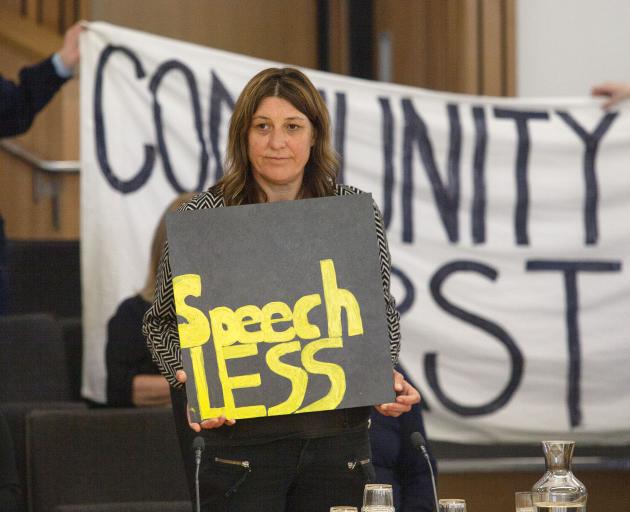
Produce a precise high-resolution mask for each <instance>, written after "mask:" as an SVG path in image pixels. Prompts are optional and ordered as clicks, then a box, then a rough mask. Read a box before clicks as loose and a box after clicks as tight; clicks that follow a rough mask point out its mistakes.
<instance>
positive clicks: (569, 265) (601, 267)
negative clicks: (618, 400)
mask: <svg viewBox="0 0 630 512" xmlns="http://www.w3.org/2000/svg"><path fill="white" fill-rule="evenodd" d="M527 270H528V271H531V272H536V271H552V272H562V273H563V276H564V293H565V300H566V316H565V321H566V326H567V342H568V350H569V384H568V389H567V405H568V408H569V421H570V423H571V426H572V427H577V426H579V425H581V423H582V408H581V403H580V376H581V374H582V354H581V350H580V326H579V322H578V312H579V304H580V302H579V295H578V287H577V273H578V272H619V271H620V270H621V262H619V261H552V260H530V261H528V262H527Z"/></svg>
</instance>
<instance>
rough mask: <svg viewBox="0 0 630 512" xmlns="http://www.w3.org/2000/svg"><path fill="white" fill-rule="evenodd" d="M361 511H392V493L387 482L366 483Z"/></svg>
mask: <svg viewBox="0 0 630 512" xmlns="http://www.w3.org/2000/svg"><path fill="white" fill-rule="evenodd" d="M361 512H394V494H393V492H392V486H391V485H389V484H367V485H366V486H365V489H364V491H363V507H361Z"/></svg>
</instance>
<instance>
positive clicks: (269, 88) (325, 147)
mask: <svg viewBox="0 0 630 512" xmlns="http://www.w3.org/2000/svg"><path fill="white" fill-rule="evenodd" d="M268 97H277V98H282V99H284V100H286V101H288V102H289V103H291V105H293V106H294V107H295V108H296V109H297V110H299V111H300V112H302V113H303V114H304V115H305V116H306V117H307V118H308V120H309V121H310V122H311V124H312V125H313V140H314V144H313V147H312V148H311V154H310V156H309V159H308V162H307V163H306V166H305V168H304V181H303V183H302V190H301V193H300V195H301V197H324V196H329V195H333V194H334V190H335V184H336V178H337V171H338V169H339V160H338V157H337V154H336V153H335V150H334V149H333V147H332V143H331V127H330V116H329V115H328V109H327V108H326V104H325V103H324V100H323V99H322V97H321V95H320V94H319V92H318V91H317V89H315V86H314V85H313V84H312V83H311V81H310V80H309V79H308V78H307V77H306V75H305V74H304V73H302V72H301V71H299V70H297V69H295V68H268V69H265V70H263V71H261V72H260V73H258V74H257V75H256V76H254V77H253V78H252V79H251V80H250V81H249V82H248V83H247V85H246V86H245V88H244V89H243V92H241V95H240V96H239V98H238V100H237V101H236V105H235V106H234V113H233V114H232V118H231V120H230V129H229V134H228V144H227V151H226V158H225V175H224V176H223V178H221V180H219V182H218V183H217V184H216V185H215V187H213V188H218V189H219V190H221V191H222V192H223V197H224V200H225V204H226V205H228V206H231V205H238V204H250V203H256V202H258V198H259V197H260V194H261V193H262V191H261V190H260V189H259V187H258V186H257V185H256V182H255V181H254V179H253V177H252V172H251V169H250V162H249V157H248V154H247V148H248V134H249V129H250V126H251V122H252V118H253V116H254V114H255V112H256V110H257V109H258V106H259V105H260V102H261V101H262V100H263V99H265V98H268ZM263 197H264V194H263Z"/></svg>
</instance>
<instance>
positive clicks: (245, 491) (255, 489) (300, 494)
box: [199, 430, 374, 512]
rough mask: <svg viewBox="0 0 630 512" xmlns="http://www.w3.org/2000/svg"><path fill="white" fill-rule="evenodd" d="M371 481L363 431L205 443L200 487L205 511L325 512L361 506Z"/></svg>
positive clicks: (367, 447)
mask: <svg viewBox="0 0 630 512" xmlns="http://www.w3.org/2000/svg"><path fill="white" fill-rule="evenodd" d="M373 479H374V468H373V467H372V464H371V462H370V443H369V440H368V433H367V430H366V431H361V432H348V433H344V434H339V435H335V436H328V437H320V438H315V439H297V438H292V439H282V440H279V441H274V442H270V443H266V444H257V445H249V446H226V447H212V446H211V447H206V450H205V451H204V454H203V460H202V463H201V471H200V475H199V485H200V494H201V504H202V510H204V511H207V512H210V511H212V512H219V511H225V512H261V511H264V512H328V510H329V509H330V507H331V506H333V505H354V506H355V507H360V506H361V502H362V498H363V486H364V485H365V484H366V483H367V482H369V481H372V480H373Z"/></svg>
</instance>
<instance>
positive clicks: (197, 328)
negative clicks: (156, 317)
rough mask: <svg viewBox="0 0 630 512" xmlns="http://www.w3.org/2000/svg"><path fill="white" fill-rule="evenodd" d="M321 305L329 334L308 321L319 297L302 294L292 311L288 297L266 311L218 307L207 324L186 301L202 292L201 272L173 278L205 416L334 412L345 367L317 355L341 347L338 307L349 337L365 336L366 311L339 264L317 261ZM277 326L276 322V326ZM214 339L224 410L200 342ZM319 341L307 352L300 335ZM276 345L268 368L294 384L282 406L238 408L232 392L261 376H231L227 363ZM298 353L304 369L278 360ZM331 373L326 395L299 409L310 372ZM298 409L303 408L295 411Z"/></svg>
mask: <svg viewBox="0 0 630 512" xmlns="http://www.w3.org/2000/svg"><path fill="white" fill-rule="evenodd" d="M320 269H321V275H322V285H323V291H324V306H325V310H326V318H327V328H328V332H327V337H326V338H322V337H321V331H320V329H319V327H318V326H317V325H314V324H312V323H311V322H310V320H309V313H310V312H311V311H312V310H313V309H314V308H316V307H317V306H320V305H321V303H322V298H321V296H320V295H319V294H310V295H304V296H303V297H300V298H299V299H298V300H297V301H296V302H295V304H294V306H293V309H291V308H290V307H289V306H288V305H287V304H286V303H284V302H278V301H276V302H269V303H267V304H266V305H264V306H263V307H262V308H259V307H257V306H253V305H245V306H242V307H240V308H238V309H236V310H235V311H234V310H232V309H230V308H228V307H225V306H220V307H216V308H213V309H211V310H210V311H209V318H210V319H209V321H208V318H207V317H206V315H205V314H204V313H203V311H201V310H199V309H197V308H194V307H192V306H190V305H188V304H186V298H187V297H190V296H192V297H200V296H201V289H202V287H201V277H200V276H199V275H198V274H183V275H179V276H176V277H174V278H173V295H174V299H175V309H176V311H177V315H178V316H180V317H182V318H183V319H184V320H185V321H186V323H179V324H178V331H179V339H180V347H181V348H182V349H187V350H190V356H191V360H192V367H193V373H194V378H195V386H196V389H197V399H198V403H199V413H200V415H201V418H203V419H206V418H216V417H219V416H222V415H224V416H225V417H226V418H228V419H243V418H253V417H260V416H275V415H279V414H291V413H302V412H313V411H321V410H330V409H334V408H335V407H337V406H338V405H339V403H341V400H342V399H343V397H344V395H345V390H346V378H345V373H344V371H343V368H341V367H340V366H339V365H337V364H333V363H325V362H321V361H317V360H316V359H315V357H314V356H315V354H316V353H317V352H318V351H319V350H321V349H324V348H343V339H342V325H341V310H342V308H343V309H345V311H346V320H347V327H348V336H357V335H361V334H363V322H362V321H361V309H360V306H359V303H358V302H357V300H356V298H355V297H354V295H353V294H352V293H351V292H350V291H349V290H344V289H342V288H339V287H338V286H337V275H336V272H335V265H334V262H333V261H332V260H330V259H326V260H321V261H320ZM284 322H291V324H290V326H289V327H287V328H286V329H283V330H279V329H277V328H274V325H275V324H278V323H284ZM276 327H277V326H276ZM212 337H214V340H213V341H214V342H213V345H214V349H215V352H216V361H217V371H218V375H219V379H220V382H221V388H222V391H223V401H224V406H223V407H212V405H211V402H210V395H209V392H208V384H207V379H206V369H205V363H204V357H203V349H202V347H203V345H205V344H206V343H208V342H209V341H210V339H211V338H212ZM296 338H300V339H302V340H316V341H312V342H310V343H308V344H307V345H306V346H305V347H304V348H303V349H302V348H301V345H300V342H299V341H298V340H297V339H296ZM261 342H264V343H277V344H278V345H275V346H274V347H272V348H270V349H269V350H268V351H267V353H266V356H265V360H266V363H267V365H268V366H269V369H270V370H271V371H273V372H274V373H276V374H278V375H281V376H283V377H285V378H286V379H288V380H289V381H290V382H291V385H292V389H291V393H290V395H289V397H288V398H287V399H286V400H285V401H284V402H282V403H280V404H277V405H274V406H272V407H269V409H267V408H266V407H265V406H264V405H252V406H243V407H236V405H235V402H234V393H233V390H234V389H240V388H251V387H259V386H260V385H261V378H260V373H252V374H248V375H237V376H230V375H229V374H228V371H227V364H226V361H227V360H230V359H238V358H242V357H249V356H254V355H257V354H258V343H261ZM300 350H301V360H302V364H303V366H304V368H305V369H306V371H305V370H304V369H302V368H299V367H295V366H292V365H289V364H286V363H284V362H282V361H280V357H282V356H284V355H285V354H289V353H291V352H298V351H300ZM307 371H308V372H309V373H312V374H322V375H326V376H327V377H328V379H329V380H330V390H329V392H328V393H327V394H326V395H325V396H324V397H322V398H320V399H318V400H316V401H315V402H313V403H311V404H310V405H308V406H306V407H303V408H301V409H299V407H300V406H301V405H302V401H303V399H304V395H305V394H306V388H307V384H308V373H307ZM298 409H299V410H298Z"/></svg>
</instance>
